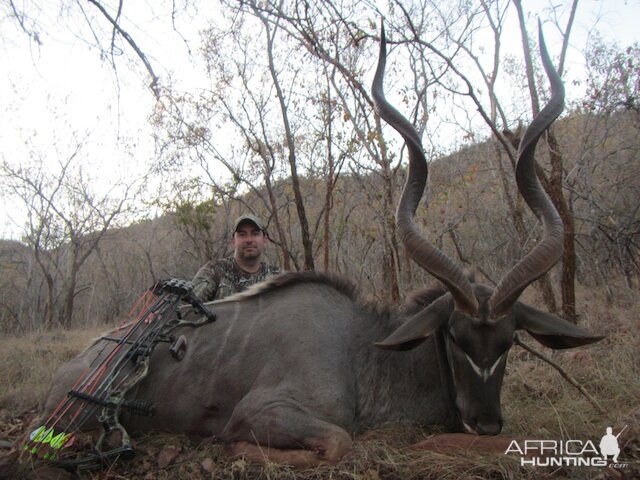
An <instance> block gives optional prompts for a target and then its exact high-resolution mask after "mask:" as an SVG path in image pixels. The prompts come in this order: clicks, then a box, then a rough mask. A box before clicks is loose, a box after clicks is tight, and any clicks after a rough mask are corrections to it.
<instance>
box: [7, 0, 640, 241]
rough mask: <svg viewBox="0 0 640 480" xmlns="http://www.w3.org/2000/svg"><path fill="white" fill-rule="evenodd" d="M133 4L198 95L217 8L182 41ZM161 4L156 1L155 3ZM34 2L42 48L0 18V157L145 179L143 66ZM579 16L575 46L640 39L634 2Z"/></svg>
mask: <svg viewBox="0 0 640 480" xmlns="http://www.w3.org/2000/svg"><path fill="white" fill-rule="evenodd" d="M35 3H38V2H35ZM167 3H168V4H170V3H171V2H167ZM556 3H557V2H556ZM38 4H39V3H38ZM136 4H137V5H138V6H140V7H144V8H141V9H140V11H135V12H133V11H132V12H131V14H130V15H129V17H130V18H135V26H131V30H132V32H131V33H132V34H133V36H134V38H135V39H136V41H137V42H138V43H139V44H140V46H141V47H142V48H143V50H144V51H145V52H146V53H147V54H148V55H149V57H150V60H151V62H152V64H153V67H154V69H155V70H156V73H157V74H158V75H159V76H160V77H161V78H162V79H163V81H167V79H169V78H171V81H172V82H174V83H175V84H177V85H179V86H180V87H181V88H182V89H184V90H190V89H196V88H199V86H201V85H200V84H199V82H204V81H205V79H204V78H203V76H202V75H201V74H200V73H199V71H198V70H197V68H195V67H194V62H193V60H194V59H195V58H196V56H197V55H198V51H197V50H198V45H199V31H200V29H201V28H203V27H204V26H205V25H206V24H207V22H209V21H214V19H215V18H216V15H219V13H218V12H216V11H215V2H213V1H209V2H204V4H203V6H201V7H200V9H199V10H198V11H197V12H196V11H186V12H183V14H182V15H180V16H178V18H177V20H176V21H177V22H178V25H177V27H178V28H177V30H178V32H180V33H179V34H178V33H177V32H176V31H175V30H174V29H172V28H171V21H170V20H171V19H170V17H169V13H168V11H167V10H166V9H165V10H163V9H162V8H157V7H154V11H153V13H149V12H150V9H149V8H148V6H149V5H151V4H154V3H153V2H150V0H147V1H142V0H138V2H137V3H136V2H125V3H124V5H125V7H126V8H136V7H135V5H136ZM159 4H162V2H161V1H160V2H155V4H154V5H159ZM523 4H524V6H525V9H527V8H531V6H532V5H537V6H540V5H546V4H547V2H546V1H544V0H524V1H523ZM39 5H43V7H42V8H41V9H39V10H38V9H34V10H33V12H34V18H37V20H38V21H39V22H41V24H42V25H43V26H44V27H45V28H43V30H42V31H41V40H42V43H41V44H40V45H38V44H36V43H35V42H33V41H31V40H30V39H29V38H28V37H27V35H25V34H24V33H23V32H22V31H20V30H19V29H18V28H17V24H16V22H12V21H9V20H7V19H6V18H3V19H1V22H2V23H0V29H1V31H0V64H2V65H3V66H4V67H3V68H2V69H1V70H0V92H1V93H0V108H2V111H0V155H1V157H2V158H1V159H0V160H2V161H8V162H11V163H13V164H24V163H25V162H30V161H33V160H34V159H35V158H38V157H42V158H45V159H46V164H47V165H50V166H51V167H50V168H55V164H56V161H57V160H58V159H62V158H65V156H66V155H67V154H68V152H69V151H70V149H71V148H72V146H73V144H74V142H77V141H83V142H85V143H86V144H87V147H86V148H85V149H84V150H83V153H84V158H83V161H84V162H85V165H86V172H87V174H88V175H90V176H92V177H93V178H94V179H96V180H97V181H98V184H100V183H102V185H103V187H106V186H108V185H110V184H113V183H116V182H118V181H119V180H121V179H127V178H131V177H132V176H136V175H142V174H143V173H144V171H145V170H146V168H148V166H149V165H150V163H151V160H152V159H153V156H154V144H153V139H152V134H153V131H152V128H151V127H150V125H149V117H150V115H151V113H152V109H153V106H154V99H153V96H152V95H151V93H150V91H149V89H148V88H147V85H146V84H147V83H148V77H147V76H146V75H145V72H144V70H143V68H142V66H141V64H140V62H136V61H135V59H134V58H133V56H132V54H131V52H128V53H127V55H128V57H129V58H130V59H131V62H130V63H129V64H126V63H124V62H122V59H119V60H118V69H117V72H114V70H113V69H112V67H111V65H110V64H109V63H108V62H106V61H104V59H101V58H100V55H99V53H98V52H97V51H96V50H95V49H94V48H92V47H91V46H90V45H88V43H87V41H86V40H85V39H86V38H90V32H85V34H88V35H89V36H83V35H76V34H74V33H72V32H73V31H76V32H77V31H78V28H77V25H76V24H73V22H74V19H73V18H69V19H67V20H66V21H60V17H59V16H58V15H57V12H56V13H53V12H48V11H47V8H48V7H47V5H54V6H55V5H56V2H55V1H54V0H47V1H46V2H44V3H42V4H39ZM130 5H134V6H133V7H129V6H130ZM88 8H92V7H90V6H88ZM5 10H6V8H5ZM5 10H0V12H2V13H3V14H5V13H6V11H5ZM54 10H55V9H54ZM578 12H579V15H578V17H577V20H576V24H575V27H574V32H573V34H572V36H573V45H574V47H573V48H574V49H579V48H580V47H581V46H582V45H584V42H586V39H587V34H588V31H589V28H590V27H591V26H592V25H593V24H594V22H595V20H596V18H597V19H599V21H598V30H599V32H600V34H601V35H602V36H603V37H604V38H606V39H609V40H616V41H618V43H619V44H620V45H629V44H631V43H632V42H634V41H639V40H640V35H639V34H638V18H640V0H581V1H580V6H579V11H578ZM513 25H514V26H517V25H516V24H515V22H513ZM70 26H71V27H73V28H69V27H70ZM545 34H547V32H545ZM548 41H549V40H548ZM552 42H553V40H551V45H550V49H551V50H552V51H554V48H553V43H552ZM518 43H519V42H514V44H518ZM576 53H577V54H576V55H573V56H570V60H571V61H572V62H574V63H570V64H569V65H568V68H574V69H579V68H581V65H580V60H579V59H580V58H581V56H580V55H579V54H578V53H579V52H576ZM2 200H3V205H2V206H0V238H18V237H19V234H20V233H19V232H20V225H21V224H22V222H23V221H24V213H23V212H21V211H20V209H19V208H17V207H16V205H9V204H7V202H6V199H5V198H3V199H2Z"/></svg>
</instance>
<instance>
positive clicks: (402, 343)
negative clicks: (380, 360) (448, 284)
mask: <svg viewBox="0 0 640 480" xmlns="http://www.w3.org/2000/svg"><path fill="white" fill-rule="evenodd" d="M452 310H453V299H452V298H451V294H449V293H447V294H445V295H443V296H442V297H440V298H438V299H437V300H436V301H434V302H433V303H431V304H430V305H429V306H427V307H425V308H423V309H422V310H420V311H419V312H418V313H416V314H415V315H414V316H412V317H411V318H409V320H407V321H406V322H405V323H403V324H402V326H400V327H399V328H398V329H396V331H395V332H393V333H392V334H391V335H389V336H388V337H387V338H386V339H384V340H383V341H381V342H376V343H374V345H375V346H376V347H378V348H384V349H387V350H411V349H413V348H416V347H417V346H419V345H420V344H421V343H422V342H424V341H425V340H426V339H427V338H429V337H430V336H431V335H432V334H433V332H435V331H436V330H437V329H438V328H440V327H441V326H442V325H443V324H444V323H445V322H446V321H447V320H448V319H449V316H450V315H451V312H452Z"/></svg>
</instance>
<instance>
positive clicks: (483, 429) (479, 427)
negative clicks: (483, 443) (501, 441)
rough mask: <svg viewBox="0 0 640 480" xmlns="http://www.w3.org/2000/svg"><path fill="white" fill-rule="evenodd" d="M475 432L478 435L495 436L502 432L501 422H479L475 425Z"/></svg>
mask: <svg viewBox="0 0 640 480" xmlns="http://www.w3.org/2000/svg"><path fill="white" fill-rule="evenodd" d="M475 431H476V433H477V434H478V435H497V434H499V433H500V432H501V431H502V422H501V421H497V422H485V421H479V422H477V423H476V425H475Z"/></svg>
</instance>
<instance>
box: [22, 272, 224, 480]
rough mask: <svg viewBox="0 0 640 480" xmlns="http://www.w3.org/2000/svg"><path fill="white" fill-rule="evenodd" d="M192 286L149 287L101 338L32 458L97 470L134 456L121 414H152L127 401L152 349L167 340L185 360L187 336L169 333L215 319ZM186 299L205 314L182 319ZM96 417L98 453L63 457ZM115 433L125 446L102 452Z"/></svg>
mask: <svg viewBox="0 0 640 480" xmlns="http://www.w3.org/2000/svg"><path fill="white" fill-rule="evenodd" d="M192 287H193V286H192V284H191V282H187V281H184V280H177V279H170V280H164V281H160V282H158V283H156V284H155V285H154V286H153V287H151V288H150V289H149V290H148V291H146V292H145V294H144V295H142V297H141V298H140V299H139V300H138V302H137V303H136V305H135V306H134V307H133V309H132V310H131V312H130V313H129V315H128V317H127V319H126V320H125V322H123V324H122V325H121V326H120V327H118V328H117V329H116V330H115V331H114V332H113V333H114V336H103V337H101V338H100V339H98V341H104V346H103V347H102V349H101V350H100V352H99V353H98V355H97V356H96V357H95V359H94V360H93V362H92V364H91V365H90V366H89V367H88V368H87V369H86V370H85V371H84V372H83V373H82V374H81V375H80V377H79V378H78V379H77V381H76V382H75V383H74V384H73V386H72V387H71V389H70V390H69V392H68V393H67V395H66V397H65V398H63V399H62V400H61V401H60V403H59V404H58V405H57V406H56V408H55V409H54V411H53V413H52V414H51V415H50V416H49V418H48V419H47V420H46V421H45V423H44V424H43V425H41V426H39V427H38V428H36V429H35V430H34V431H33V432H32V433H31V435H30V436H29V440H27V442H26V443H25V445H24V448H23V449H24V450H25V451H27V452H29V453H30V454H31V455H32V457H35V458H37V459H45V460H48V461H50V462H52V463H54V464H55V465H57V466H59V467H63V468H67V469H73V470H76V471H81V470H88V469H91V468H97V467H100V466H103V465H104V464H105V463H108V462H109V461H115V460H116V459H117V458H120V457H122V458H131V457H133V455H134V450H133V447H132V446H131V438H130V436H129V434H128V432H127V430H126V429H125V427H124V426H123V425H122V424H121V423H120V420H119V417H120V413H121V412H122V410H123V409H125V410H127V411H128V412H130V413H133V414H137V415H147V416H151V415H153V413H154V408H155V406H154V405H153V404H152V403H150V402H147V401H144V400H138V399H132V400H128V399H126V396H127V394H128V393H129V392H130V391H131V389H132V388H133V387H135V386H136V385H138V384H139V383H140V382H141V381H142V379H144V378H145V377H146V376H147V374H148V373H149V359H150V357H151V353H152V352H153V350H154V349H155V347H156V345H157V344H158V343H161V342H166V343H170V344H171V346H170V348H169V351H170V353H171V355H172V356H173V357H174V358H175V359H176V360H178V361H179V360H181V359H182V357H183V355H184V352H185V349H186V338H185V337H184V336H183V335H181V336H180V337H178V338H177V339H176V338H175V337H174V336H173V335H171V332H172V331H173V330H174V329H176V328H178V327H181V326H189V327H200V326H202V325H204V324H206V323H209V322H213V321H214V320H215V314H214V313H213V312H211V311H210V310H209V309H208V308H207V307H206V306H205V305H203V304H202V302H200V301H199V300H198V299H197V298H196V297H195V296H194V295H193V294H192ZM182 301H186V302H188V303H190V304H191V305H192V306H193V307H194V309H195V310H196V312H198V313H200V314H202V315H203V316H202V317H200V318H199V319H198V320H196V321H185V320H183V319H182V316H181V315H180V311H179V310H178V305H179V304H180V302H182ZM108 346H112V348H111V349H108V348H107V347H108ZM98 412H99V413H98ZM94 417H96V418H97V419H98V421H99V422H100V424H101V425H102V427H103V429H102V432H101V434H100V437H99V438H98V440H97V442H96V444H95V447H94V452H93V453H91V454H89V455H88V456H86V457H84V458H61V455H60V453H61V451H62V450H63V449H65V448H66V447H69V446H71V445H72V444H73V443H74V440H75V438H76V435H77V433H78V432H79V431H80V429H81V428H82V426H83V425H84V424H85V423H86V422H87V421H88V420H89V419H91V418H94ZM113 432H119V433H120V436H121V446H120V447H117V448H114V449H111V450H104V449H103V446H104V441H105V439H107V438H108V437H110V435H111V434H112V433H113Z"/></svg>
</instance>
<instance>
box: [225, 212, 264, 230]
mask: <svg viewBox="0 0 640 480" xmlns="http://www.w3.org/2000/svg"><path fill="white" fill-rule="evenodd" d="M247 222H248V223H253V224H254V225H255V226H256V227H258V228H259V229H260V230H262V232H263V233H265V234H266V233H267V229H266V228H265V227H264V224H263V223H262V220H260V219H259V218H258V217H256V216H255V215H241V216H239V217H238V218H236V221H235V222H234V224H233V231H234V232H236V231H237V230H238V227H239V226H240V225H241V224H243V223H247Z"/></svg>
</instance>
